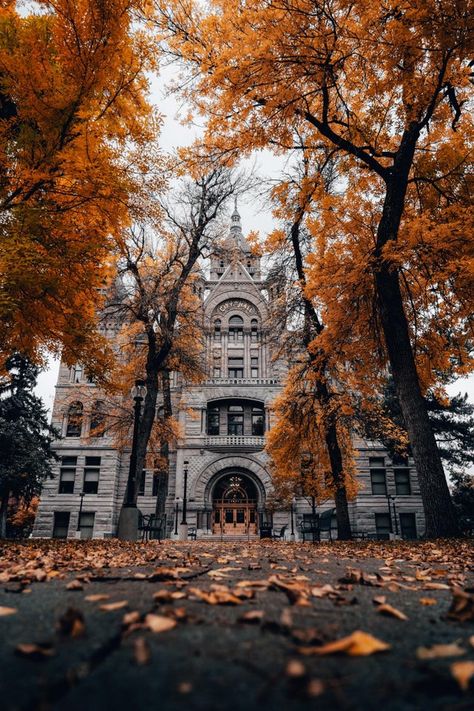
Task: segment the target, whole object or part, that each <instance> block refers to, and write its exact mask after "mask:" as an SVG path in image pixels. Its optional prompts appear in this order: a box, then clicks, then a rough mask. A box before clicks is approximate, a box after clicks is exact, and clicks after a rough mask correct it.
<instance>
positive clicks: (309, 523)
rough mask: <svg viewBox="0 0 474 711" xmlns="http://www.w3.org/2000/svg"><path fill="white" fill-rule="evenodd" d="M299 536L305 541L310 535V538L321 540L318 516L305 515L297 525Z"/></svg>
mask: <svg viewBox="0 0 474 711" xmlns="http://www.w3.org/2000/svg"><path fill="white" fill-rule="evenodd" d="M299 529H300V533H301V537H302V539H303V541H306V538H307V537H309V536H310V537H311V538H310V540H311V541H313V543H314V542H315V541H320V540H321V529H320V527H319V516H318V515H317V514H316V516H311V517H309V516H307V517H306V518H304V519H303V520H302V521H301V523H300V525H299Z"/></svg>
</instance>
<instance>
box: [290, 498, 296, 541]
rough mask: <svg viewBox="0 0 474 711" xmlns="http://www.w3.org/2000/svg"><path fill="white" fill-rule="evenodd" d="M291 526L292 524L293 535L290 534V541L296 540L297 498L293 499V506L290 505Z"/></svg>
mask: <svg viewBox="0 0 474 711" xmlns="http://www.w3.org/2000/svg"><path fill="white" fill-rule="evenodd" d="M290 524H291V533H290V541H294V540H295V497H293V498H292V499H291V504H290Z"/></svg>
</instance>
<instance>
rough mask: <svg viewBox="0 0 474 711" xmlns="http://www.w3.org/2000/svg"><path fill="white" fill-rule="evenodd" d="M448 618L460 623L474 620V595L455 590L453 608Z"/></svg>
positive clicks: (449, 611) (450, 609)
mask: <svg viewBox="0 0 474 711" xmlns="http://www.w3.org/2000/svg"><path fill="white" fill-rule="evenodd" d="M448 618H449V619H450V620H458V621H459V622H469V621H472V620H474V595H473V594H472V593H468V592H465V591H464V590H460V589H459V588H455V589H454V590H453V600H452V602H451V607H450V608H449V610H448Z"/></svg>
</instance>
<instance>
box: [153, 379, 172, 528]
mask: <svg viewBox="0 0 474 711" xmlns="http://www.w3.org/2000/svg"><path fill="white" fill-rule="evenodd" d="M162 386H163V418H164V420H165V422H166V420H169V418H171V417H172V416H173V409H172V405H171V385H170V374H169V371H168V370H164V371H163V373H162ZM160 454H161V456H162V458H163V459H164V460H165V465H164V467H163V469H162V470H160V476H159V479H158V494H157V497H156V509H155V513H156V515H157V516H158V517H160V516H163V515H164V513H165V504H166V498H167V496H168V484H169V467H170V456H169V455H170V448H169V443H168V442H167V440H163V442H162V445H161V450H160Z"/></svg>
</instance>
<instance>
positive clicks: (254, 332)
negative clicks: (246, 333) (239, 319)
mask: <svg viewBox="0 0 474 711" xmlns="http://www.w3.org/2000/svg"><path fill="white" fill-rule="evenodd" d="M250 340H251V341H254V342H255V341H258V321H257V319H256V318H253V319H252V320H251V322H250Z"/></svg>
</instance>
